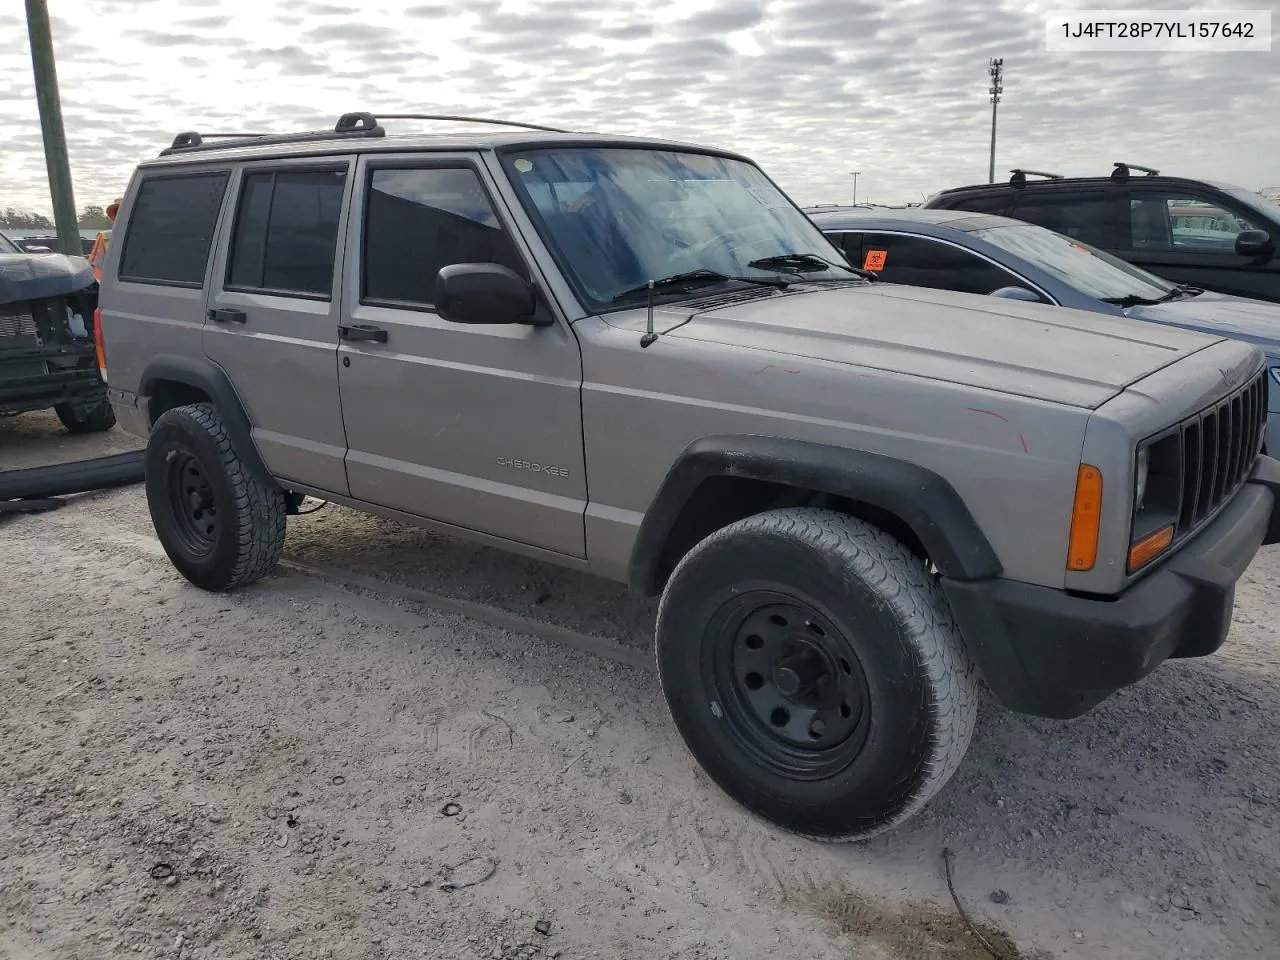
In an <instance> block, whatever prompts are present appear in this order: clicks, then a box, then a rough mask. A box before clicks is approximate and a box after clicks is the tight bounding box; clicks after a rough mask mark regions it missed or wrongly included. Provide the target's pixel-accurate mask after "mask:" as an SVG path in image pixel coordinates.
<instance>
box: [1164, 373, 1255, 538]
mask: <svg viewBox="0 0 1280 960" xmlns="http://www.w3.org/2000/svg"><path fill="white" fill-rule="evenodd" d="M1265 376H1266V372H1265V371H1264V372H1263V373H1261V374H1259V375H1258V376H1257V377H1255V378H1254V379H1252V380H1251V381H1249V383H1247V384H1246V385H1245V386H1243V387H1241V388H1240V389H1239V390H1237V391H1236V392H1235V393H1233V394H1232V395H1231V396H1229V397H1225V398H1223V399H1222V400H1219V401H1218V402H1217V403H1215V404H1213V405H1212V406H1209V407H1206V408H1205V409H1204V410H1202V411H1200V412H1199V413H1198V414H1196V415H1195V416H1194V417H1192V418H1190V419H1189V420H1186V421H1184V422H1183V424H1182V427H1181V432H1182V494H1181V503H1180V504H1179V509H1178V539H1182V538H1183V537H1185V536H1187V535H1189V534H1191V533H1193V532H1194V531H1195V530H1196V529H1198V528H1199V527H1200V526H1201V525H1202V524H1203V523H1204V522H1205V521H1206V520H1208V519H1209V518H1210V517H1211V516H1213V515H1214V514H1215V513H1217V512H1218V509H1219V508H1220V507H1221V506H1222V505H1223V504H1225V503H1226V502H1227V501H1228V500H1230V499H1231V498H1232V497H1233V496H1234V495H1235V493H1236V491H1238V490H1239V489H1240V487H1241V486H1243V485H1244V482H1245V480H1247V479H1248V477H1249V471H1250V469H1252V467H1253V462H1254V460H1255V459H1256V458H1257V456H1258V454H1259V452H1261V449H1262V434H1263V428H1264V426H1265V425H1266V390H1267V384H1266V380H1265V379H1264V378H1265Z"/></svg>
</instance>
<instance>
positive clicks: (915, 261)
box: [862, 233, 1018, 294]
mask: <svg viewBox="0 0 1280 960" xmlns="http://www.w3.org/2000/svg"><path fill="white" fill-rule="evenodd" d="M862 257H863V261H862V267H863V269H864V270H871V271H873V272H875V273H878V274H879V275H880V279H882V280H885V281H887V282H889V283H901V284H906V285H907V286H912V287H932V288H933V289H935V290H957V291H959V292H960V293H980V294H987V293H991V291H993V290H999V289H1000V288H1001V287H1007V286H1012V285H1015V284H1017V283H1018V279H1017V277H1015V276H1014V275H1013V274H1011V273H1009V272H1008V271H1007V270H1005V269H1003V268H1002V267H998V266H996V265H995V264H994V263H991V262H990V261H987V260H984V259H982V257H979V256H978V255H977V254H974V253H970V252H969V251H968V250H962V249H960V248H959V247H956V246H953V245H951V244H949V243H942V242H941V241H938V240H932V239H930V238H928V237H919V236H911V235H908V234H901V233H864V234H863V235H862Z"/></svg>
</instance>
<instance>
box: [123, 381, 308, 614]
mask: <svg viewBox="0 0 1280 960" xmlns="http://www.w3.org/2000/svg"><path fill="white" fill-rule="evenodd" d="M146 488H147V505H148V507H149V508H150V510H151V522H152V523H153V524H154V526H155V530H156V536H157V537H159V539H160V544H161V546H163V547H164V550H165V553H166V554H168V556H169V560H170V561H171V562H172V563H173V565H174V566H175V567H177V569H178V572H179V573H181V574H182V575H183V576H184V577H186V578H187V579H188V580H190V581H191V582H192V583H194V584H195V585H196V586H197V587H201V588H202V589H205V590H212V591H223V590H232V589H235V588H236V587H241V586H244V585H245V584H247V583H251V582H253V581H254V580H257V579H259V578H260V577H263V576H265V575H266V574H267V573H268V572H270V570H271V569H272V568H273V567H275V565H276V563H277V562H279V560H280V555H281V554H282V553H283V552H284V533H285V521H286V514H285V508H286V505H285V495H284V492H283V491H282V490H280V489H278V488H276V487H274V486H269V485H268V484H266V483H264V482H262V481H260V480H258V479H257V478H255V477H254V476H253V474H252V473H250V472H249V470H248V469H246V467H245V465H244V464H243V463H242V462H241V461H240V458H239V457H237V456H236V452H235V450H234V448H233V447H232V445H231V438H230V437H229V436H228V435H227V430H226V427H225V426H224V425H223V423H222V418H221V417H220V416H218V412H217V410H215V409H214V407H213V406H212V405H211V404H208V403H196V404H191V405H189V406H183V407H175V408H174V409H172V410H167V411H165V413H163V414H162V415H161V416H160V417H159V419H157V420H156V422H155V426H153V427H152V428H151V434H150V436H149V437H148V439H147V453H146Z"/></svg>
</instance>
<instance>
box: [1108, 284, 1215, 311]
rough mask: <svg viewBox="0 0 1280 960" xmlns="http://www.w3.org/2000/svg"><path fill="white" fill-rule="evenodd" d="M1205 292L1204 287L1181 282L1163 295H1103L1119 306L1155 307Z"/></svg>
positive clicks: (1109, 301)
mask: <svg viewBox="0 0 1280 960" xmlns="http://www.w3.org/2000/svg"><path fill="white" fill-rule="evenodd" d="M1202 293H1204V288H1203V287H1193V286H1191V284H1189V283H1180V284H1178V285H1177V286H1176V287H1174V288H1173V289H1172V290H1170V291H1169V292H1168V293H1166V294H1164V295H1163V296H1160V297H1157V298H1156V299H1154V300H1153V299H1151V298H1150V297H1140V296H1138V295H1137V294H1136V293H1130V294H1126V295H1125V296H1123V297H1103V298H1102V302H1103V303H1114V304H1115V305H1116V306H1117V307H1124V308H1128V307H1139V306H1141V307H1153V306H1155V305H1156V304H1158V303H1168V302H1169V301H1170V300H1180V299H1182V298H1183V297H1198V296H1200V294H1202Z"/></svg>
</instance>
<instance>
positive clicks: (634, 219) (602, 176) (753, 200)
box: [503, 147, 853, 309]
mask: <svg viewBox="0 0 1280 960" xmlns="http://www.w3.org/2000/svg"><path fill="white" fill-rule="evenodd" d="M503 164H504V165H505V167H506V169H507V173H508V176H509V177H510V179H511V180H512V182H514V183H515V184H516V185H517V188H518V189H520V190H521V191H522V192H523V193H524V194H525V197H526V199H527V206H528V207H529V210H530V215H531V216H533V217H534V219H535V221H536V220H541V223H539V224H538V227H539V230H540V232H541V233H542V234H543V236H544V237H545V238H546V239H547V240H548V241H549V243H550V245H551V246H552V248H553V251H554V252H556V253H557V254H558V256H559V259H560V261H561V264H562V266H563V267H564V269H565V270H566V272H567V273H568V274H569V275H570V278H571V279H572V280H573V281H575V283H576V285H577V286H578V287H579V289H580V291H581V292H582V293H584V294H585V295H586V298H587V300H588V301H589V302H590V305H591V307H592V308H593V309H599V308H602V307H604V306H605V305H606V304H610V302H611V301H612V300H614V298H615V297H618V296H619V295H620V294H625V293H626V292H627V291H631V290H634V289H635V288H637V287H640V286H643V285H644V284H646V283H648V282H649V281H650V280H661V279H664V278H666V277H671V276H673V275H677V274H685V273H689V272H691V271H698V270H703V271H712V272H714V273H717V274H723V275H725V276H726V277H777V276H779V274H780V273H782V272H784V271H783V269H782V268H780V267H779V266H778V265H777V264H769V265H767V267H768V268H766V266H765V265H762V266H756V267H753V266H751V263H752V262H753V261H757V260H762V259H764V258H766V257H776V256H780V255H786V254H817V255H818V256H819V257H821V258H823V259H825V260H829V261H831V262H832V263H835V264H840V265H841V266H842V267H844V266H846V265H847V264H848V261H847V260H846V259H845V257H844V255H843V254H842V253H841V252H840V251H839V250H838V249H837V248H836V247H834V246H832V244H831V241H829V240H828V239H827V238H826V237H825V236H824V235H823V233H822V231H821V230H819V229H818V228H817V227H816V226H814V224H813V223H812V222H811V221H810V220H809V218H808V217H806V216H805V215H804V214H803V213H801V212H800V211H799V210H798V209H797V208H796V207H795V205H794V204H792V203H791V201H789V200H788V199H787V198H786V197H784V196H783V195H782V194H781V193H780V192H779V191H778V190H777V188H776V187H774V186H773V184H771V183H770V182H769V180H768V179H767V178H766V177H765V175H764V174H763V173H762V172H761V171H760V170H759V169H758V168H757V167H755V166H753V165H751V164H749V163H744V162H742V161H740V160H731V159H727V158H725V157H714V156H705V155H702V154H696V153H682V152H677V151H664V150H647V149H629V148H618V147H614V148H604V149H586V148H567V149H539V150H527V151H522V152H517V153H512V154H509V155H507V156H505V157H503ZM837 271H839V272H840V273H842V274H843V275H844V276H846V277H849V275H848V274H847V272H846V270H842V269H840V268H837V267H825V266H823V265H822V264H820V263H815V264H813V265H810V266H808V267H806V268H804V269H800V270H797V269H795V268H794V267H793V268H791V269H788V270H786V271H785V272H786V273H787V274H788V275H790V276H795V274H796V273H797V272H801V273H803V272H811V273H814V274H815V275H817V274H824V273H825V274H832V275H834V274H835V273H837ZM849 279H853V278H852V277H849ZM732 282H733V281H726V283H732ZM702 289H703V290H705V287H703V288H702ZM682 294H683V295H685V296H688V295H691V294H690V292H689V291H688V290H685V291H682Z"/></svg>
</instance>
